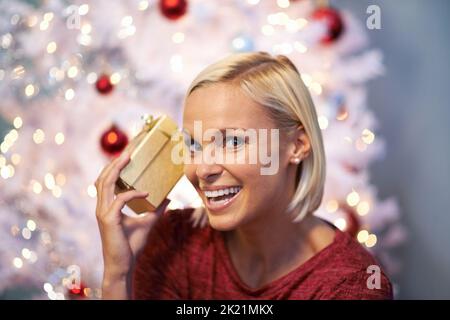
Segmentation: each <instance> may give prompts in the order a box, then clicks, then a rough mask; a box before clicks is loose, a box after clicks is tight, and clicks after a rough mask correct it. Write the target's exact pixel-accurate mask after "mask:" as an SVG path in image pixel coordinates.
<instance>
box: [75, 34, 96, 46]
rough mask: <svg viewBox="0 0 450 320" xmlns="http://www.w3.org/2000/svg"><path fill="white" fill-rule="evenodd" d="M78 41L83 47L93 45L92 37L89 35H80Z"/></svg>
mask: <svg viewBox="0 0 450 320" xmlns="http://www.w3.org/2000/svg"><path fill="white" fill-rule="evenodd" d="M77 41H78V43H79V44H81V45H82V46H89V45H90V44H91V43H92V37H91V36H90V35H88V34H84V33H82V34H80V35H78V37H77Z"/></svg>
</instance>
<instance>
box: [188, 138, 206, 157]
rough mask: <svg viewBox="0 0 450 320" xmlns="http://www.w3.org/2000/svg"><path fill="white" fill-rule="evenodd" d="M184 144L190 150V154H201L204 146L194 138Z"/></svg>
mask: <svg viewBox="0 0 450 320" xmlns="http://www.w3.org/2000/svg"><path fill="white" fill-rule="evenodd" d="M184 143H185V144H186V147H187V148H188V149H189V152H191V153H195V152H199V151H201V150H202V146H201V145H200V143H198V142H197V141H195V140H194V139H192V138H186V139H185V140H184Z"/></svg>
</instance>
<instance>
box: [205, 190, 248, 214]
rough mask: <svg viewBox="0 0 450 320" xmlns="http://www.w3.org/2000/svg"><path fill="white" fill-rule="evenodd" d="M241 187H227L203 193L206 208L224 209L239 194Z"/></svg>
mask: <svg viewBox="0 0 450 320" xmlns="http://www.w3.org/2000/svg"><path fill="white" fill-rule="evenodd" d="M241 190H242V187H241V186H234V187H228V188H224V189H220V190H214V191H207V190H205V191H203V193H204V195H205V196H206V199H207V203H206V204H207V206H208V208H209V209H211V210H220V209H224V208H225V207H227V206H228V205H230V204H231V203H232V202H233V201H234V199H236V197H237V196H238V195H239V194H240V191H241Z"/></svg>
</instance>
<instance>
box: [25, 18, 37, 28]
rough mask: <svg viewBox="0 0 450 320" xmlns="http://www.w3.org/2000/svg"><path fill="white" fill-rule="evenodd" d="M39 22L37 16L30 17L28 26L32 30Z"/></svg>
mask: <svg viewBox="0 0 450 320" xmlns="http://www.w3.org/2000/svg"><path fill="white" fill-rule="evenodd" d="M37 22H38V17H37V16H30V17H28V19H27V25H28V27H30V28H32V27H34V26H35V25H36V23H37Z"/></svg>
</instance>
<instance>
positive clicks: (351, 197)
mask: <svg viewBox="0 0 450 320" xmlns="http://www.w3.org/2000/svg"><path fill="white" fill-rule="evenodd" d="M359 200H360V199H359V194H358V192H356V191H355V190H353V191H352V192H350V193H349V194H348V195H347V203H348V205H349V206H351V207H354V206H356V205H357V204H358V202H359Z"/></svg>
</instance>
